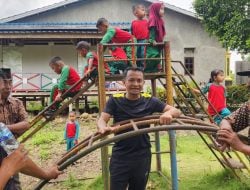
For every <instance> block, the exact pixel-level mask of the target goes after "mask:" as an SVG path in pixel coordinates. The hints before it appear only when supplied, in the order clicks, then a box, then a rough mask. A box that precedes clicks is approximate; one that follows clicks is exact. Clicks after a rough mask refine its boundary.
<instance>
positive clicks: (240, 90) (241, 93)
mask: <svg viewBox="0 0 250 190" xmlns="http://www.w3.org/2000/svg"><path fill="white" fill-rule="evenodd" d="M249 98H250V89H249V87H247V86H246V85H234V86H229V87H227V104H228V107H229V108H233V109H234V108H236V107H239V105H240V104H242V103H244V102H246V101H248V100H249Z"/></svg>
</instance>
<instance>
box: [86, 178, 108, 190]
mask: <svg viewBox="0 0 250 190" xmlns="http://www.w3.org/2000/svg"><path fill="white" fill-rule="evenodd" d="M103 187H104V185H103V180H102V177H101V176H99V177H97V178H96V179H95V180H94V181H93V182H92V183H90V184H89V185H88V186H87V187H86V188H85V189H86V190H92V189H96V190H97V189H103Z"/></svg>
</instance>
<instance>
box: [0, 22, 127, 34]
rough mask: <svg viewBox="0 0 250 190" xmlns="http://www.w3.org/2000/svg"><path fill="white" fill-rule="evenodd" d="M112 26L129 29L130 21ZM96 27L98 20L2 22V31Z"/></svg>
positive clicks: (86, 28) (77, 29) (82, 29)
mask: <svg viewBox="0 0 250 190" xmlns="http://www.w3.org/2000/svg"><path fill="white" fill-rule="evenodd" d="M110 25H111V26H115V27H119V28H121V29H125V30H127V29H129V28H130V25H131V23H130V22H110ZM87 30H93V31H97V29H96V22H64V23H55V22H48V23H47V22H46V23H40V22H39V23H0V31H1V32H3V31H9V32H10V31H87Z"/></svg>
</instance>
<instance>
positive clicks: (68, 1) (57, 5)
mask: <svg viewBox="0 0 250 190" xmlns="http://www.w3.org/2000/svg"><path fill="white" fill-rule="evenodd" d="M80 1H87V0H65V1H62V2H59V3H55V4H52V5H49V6H45V7H42V8H38V9H34V10H31V11H27V12H24V13H21V14H18V15H14V16H11V17H7V18H3V19H0V23H7V22H13V21H15V20H19V19H22V18H25V17H29V16H32V15H36V14H40V13H44V12H47V11H51V10H53V9H57V8H60V7H63V6H66V5H69V4H72V3H77V2H80ZM145 1H146V2H150V3H153V2H159V1H157V0H145ZM164 5H165V7H166V8H167V9H170V10H172V11H175V12H178V13H181V14H184V15H187V16H190V17H193V18H197V17H196V15H195V14H194V13H193V12H190V11H187V10H185V9H181V8H179V7H176V6H173V5H171V4H168V3H164ZM197 19H198V18H197Z"/></svg>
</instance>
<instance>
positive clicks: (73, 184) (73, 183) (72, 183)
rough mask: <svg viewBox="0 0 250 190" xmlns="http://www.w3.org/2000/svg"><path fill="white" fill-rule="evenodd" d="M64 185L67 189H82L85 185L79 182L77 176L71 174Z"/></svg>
mask: <svg viewBox="0 0 250 190" xmlns="http://www.w3.org/2000/svg"><path fill="white" fill-rule="evenodd" d="M63 185H64V186H66V187H67V189H80V187H81V186H83V183H82V182H80V181H79V180H77V179H76V178H75V176H74V175H72V174H71V173H70V174H69V177H68V179H67V180H66V181H65V182H64V183H63ZM81 189H82V188H81Z"/></svg>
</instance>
